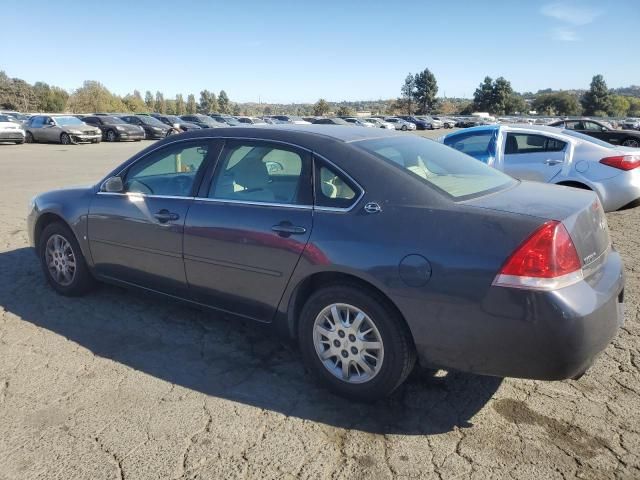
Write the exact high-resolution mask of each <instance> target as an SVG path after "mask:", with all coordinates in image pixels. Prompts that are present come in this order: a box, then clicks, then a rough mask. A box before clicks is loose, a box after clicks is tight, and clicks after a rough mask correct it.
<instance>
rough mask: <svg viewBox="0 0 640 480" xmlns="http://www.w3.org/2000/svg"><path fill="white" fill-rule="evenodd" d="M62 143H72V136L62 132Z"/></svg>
mask: <svg viewBox="0 0 640 480" xmlns="http://www.w3.org/2000/svg"><path fill="white" fill-rule="evenodd" d="M60 143H61V144H62V145H69V144H70V143H71V137H70V136H69V134H68V133H64V132H63V133H62V134H61V135H60Z"/></svg>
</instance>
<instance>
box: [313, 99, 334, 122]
mask: <svg viewBox="0 0 640 480" xmlns="http://www.w3.org/2000/svg"><path fill="white" fill-rule="evenodd" d="M329 110H331V107H330V106H329V104H328V103H327V101H326V100H325V99H324V98H321V99H320V100H318V101H317V102H316V103H315V104H314V105H313V114H314V115H315V116H318V117H322V116H323V115H326V114H327V113H329Z"/></svg>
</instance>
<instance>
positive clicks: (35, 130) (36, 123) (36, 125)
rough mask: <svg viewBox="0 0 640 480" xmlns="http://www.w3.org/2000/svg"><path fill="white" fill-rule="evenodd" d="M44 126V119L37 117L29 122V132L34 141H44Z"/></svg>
mask: <svg viewBox="0 0 640 480" xmlns="http://www.w3.org/2000/svg"><path fill="white" fill-rule="evenodd" d="M43 126H44V117H42V116H37V117H34V118H33V119H31V120H29V128H28V130H29V131H30V132H31V135H32V136H33V139H34V140H35V141H36V142H38V141H44V137H43V136H42V127H43Z"/></svg>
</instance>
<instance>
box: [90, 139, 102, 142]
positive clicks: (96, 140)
mask: <svg viewBox="0 0 640 480" xmlns="http://www.w3.org/2000/svg"><path fill="white" fill-rule="evenodd" d="M100 142H101V140H100V139H99V138H96V139H94V140H91V143H100Z"/></svg>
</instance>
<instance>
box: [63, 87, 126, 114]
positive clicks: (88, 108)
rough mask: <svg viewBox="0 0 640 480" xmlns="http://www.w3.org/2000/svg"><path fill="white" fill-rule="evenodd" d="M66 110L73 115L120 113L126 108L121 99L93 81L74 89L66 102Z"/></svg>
mask: <svg viewBox="0 0 640 480" xmlns="http://www.w3.org/2000/svg"><path fill="white" fill-rule="evenodd" d="M67 108H68V109H69V110H71V111H72V112H74V113H90V112H122V111H123V110H126V106H125V105H124V103H123V102H122V99H121V98H120V97H118V96H117V95H114V94H113V93H111V92H110V91H109V90H108V89H107V88H106V87H105V86H104V85H102V84H101V83H100V82H97V81H95V80H86V81H85V82H84V83H83V84H82V87H80V88H78V89H76V90H75V91H74V92H73V93H72V94H71V96H69V101H68V102H67Z"/></svg>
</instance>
